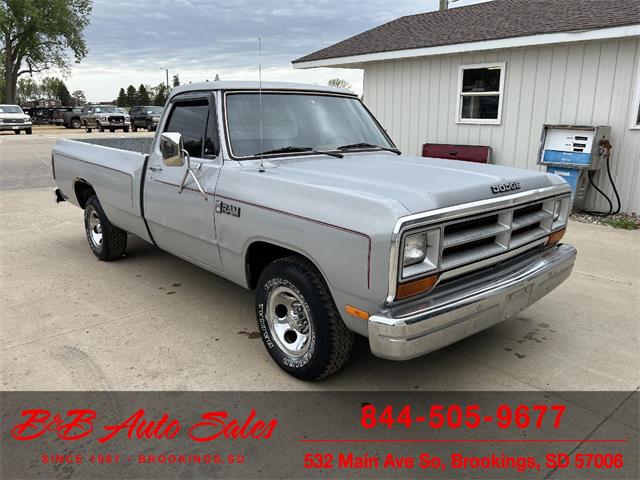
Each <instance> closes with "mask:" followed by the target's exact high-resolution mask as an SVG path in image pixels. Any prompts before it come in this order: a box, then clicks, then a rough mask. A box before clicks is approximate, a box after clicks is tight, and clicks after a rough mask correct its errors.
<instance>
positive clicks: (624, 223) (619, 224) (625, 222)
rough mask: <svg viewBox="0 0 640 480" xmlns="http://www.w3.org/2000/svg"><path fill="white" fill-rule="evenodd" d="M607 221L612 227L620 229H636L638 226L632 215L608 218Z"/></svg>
mask: <svg viewBox="0 0 640 480" xmlns="http://www.w3.org/2000/svg"><path fill="white" fill-rule="evenodd" d="M607 223H608V224H609V225H610V226H612V227H613V228H620V229H622V230H636V229H637V228H638V225H637V224H636V221H635V219H633V218H632V217H615V218H612V219H611V220H608V221H607Z"/></svg>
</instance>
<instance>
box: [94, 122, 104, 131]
mask: <svg viewBox="0 0 640 480" xmlns="http://www.w3.org/2000/svg"><path fill="white" fill-rule="evenodd" d="M96 127H97V128H98V131H99V132H101V133H102V132H104V127H103V126H102V124H101V123H100V122H97V123H96Z"/></svg>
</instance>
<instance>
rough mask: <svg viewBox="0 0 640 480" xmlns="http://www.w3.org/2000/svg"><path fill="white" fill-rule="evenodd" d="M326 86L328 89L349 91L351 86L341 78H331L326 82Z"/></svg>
mask: <svg viewBox="0 0 640 480" xmlns="http://www.w3.org/2000/svg"><path fill="white" fill-rule="evenodd" d="M327 85H329V86H330V87H336V88H346V89H347V90H351V84H350V83H349V82H347V81H346V80H343V79H342V78H332V79H331V80H329V81H328V82H327Z"/></svg>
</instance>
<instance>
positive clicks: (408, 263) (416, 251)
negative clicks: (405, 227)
mask: <svg viewBox="0 0 640 480" xmlns="http://www.w3.org/2000/svg"><path fill="white" fill-rule="evenodd" d="M402 245H403V247H402V272H401V278H403V279H406V278H408V277H414V276H416V275H421V274H423V273H427V272H430V271H433V270H436V269H437V268H438V260H439V258H440V228H434V229H432V230H427V231H423V232H419V233H413V234H408V235H407V236H406V237H404V241H403V244H402Z"/></svg>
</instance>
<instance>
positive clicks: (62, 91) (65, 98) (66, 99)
mask: <svg viewBox="0 0 640 480" xmlns="http://www.w3.org/2000/svg"><path fill="white" fill-rule="evenodd" d="M56 98H57V99H58V100H60V103H61V104H62V105H71V102H72V99H71V94H70V93H69V89H68V88H67V86H66V85H65V84H64V82H63V81H62V80H61V81H60V83H59V84H58V88H57V91H56Z"/></svg>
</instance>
